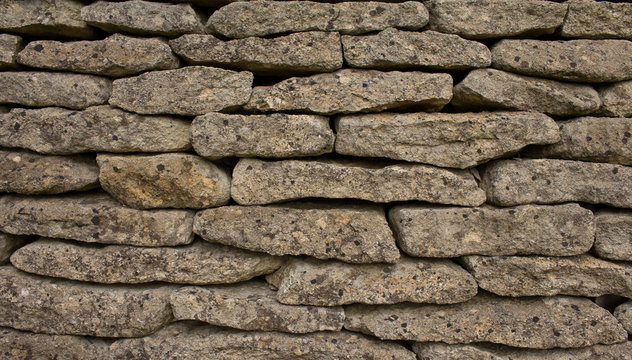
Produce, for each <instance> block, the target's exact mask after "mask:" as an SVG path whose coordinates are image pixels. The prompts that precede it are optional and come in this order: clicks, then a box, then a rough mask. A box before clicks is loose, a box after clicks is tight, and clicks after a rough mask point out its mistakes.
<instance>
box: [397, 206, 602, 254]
mask: <svg viewBox="0 0 632 360" xmlns="http://www.w3.org/2000/svg"><path fill="white" fill-rule="evenodd" d="M389 217H390V220H391V226H392V227H393V231H394V232H395V233H396V234H397V243H398V245H399V247H400V248H401V249H402V250H403V251H404V252H406V253H407V254H409V255H412V256H419V257H444V258H452V257H459V256H462V255H470V254H477V255H516V254H519V255H529V254H536V255H548V256H570V255H579V254H583V253H585V252H587V251H589V250H590V249H591V247H592V245H593V239H594V236H595V225H594V222H593V214H592V212H591V211H590V210H588V209H584V208H582V207H581V206H579V205H578V204H563V205H523V206H516V207H511V208H496V207H492V206H489V205H488V206H483V207H475V208H464V207H436V206H419V205H400V206H396V207H394V208H393V209H391V211H390V213H389Z"/></svg>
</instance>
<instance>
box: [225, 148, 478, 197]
mask: <svg viewBox="0 0 632 360" xmlns="http://www.w3.org/2000/svg"><path fill="white" fill-rule="evenodd" d="M231 196H232V198H233V199H234V200H235V201H236V202H237V203H239V204H241V205H259V204H267V203H273V202H280V201H287V200H296V199H301V198H306V197H322V198H329V199H349V198H355V199H361V200H369V201H373V202H392V201H406V200H420V201H427V202H432V203H446V204H454V205H464V206H477V205H480V204H482V203H483V202H485V194H484V192H483V191H482V190H481V189H480V188H479V187H478V185H477V184H476V181H475V180H474V177H473V176H472V174H471V173H469V172H468V171H465V170H448V169H442V168H437V167H434V166H428V165H419V164H397V165H388V166H382V165H380V164H379V163H377V162H371V163H369V162H360V161H355V162H351V161H341V160H337V161H335V160H332V161H327V160H284V161H276V162H271V161H262V160H257V159H242V160H240V161H239V163H237V166H236V167H235V169H234V170H233V182H232V184H231Z"/></svg>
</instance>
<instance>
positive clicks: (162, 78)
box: [110, 66, 253, 115]
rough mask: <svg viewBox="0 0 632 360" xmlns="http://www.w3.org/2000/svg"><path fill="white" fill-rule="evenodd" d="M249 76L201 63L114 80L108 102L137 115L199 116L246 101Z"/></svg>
mask: <svg viewBox="0 0 632 360" xmlns="http://www.w3.org/2000/svg"><path fill="white" fill-rule="evenodd" d="M252 80H253V75H252V73H250V72H247V71H242V72H235V71H231V70H224V69H216V68H212V67H204V66H189V67H184V68H180V69H176V70H162V71H153V72H148V73H144V74H141V75H139V76H137V77H132V78H125V79H118V80H114V83H113V89H112V97H110V104H112V105H115V106H118V107H120V108H123V109H125V110H129V111H133V112H136V113H139V114H163V113H167V114H178V115H202V114H206V113H208V112H211V111H222V110H230V109H233V108H237V107H239V106H240V105H243V104H245V103H246V102H248V99H249V98H250V93H251V92H252Z"/></svg>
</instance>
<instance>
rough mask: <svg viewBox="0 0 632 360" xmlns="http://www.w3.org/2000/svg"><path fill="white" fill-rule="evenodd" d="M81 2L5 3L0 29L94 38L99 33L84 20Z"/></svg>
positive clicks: (0, 10)
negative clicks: (81, 15)
mask: <svg viewBox="0 0 632 360" xmlns="http://www.w3.org/2000/svg"><path fill="white" fill-rule="evenodd" d="M82 7H83V4H82V3H81V2H80V1H77V0H28V1H24V0H2V2H0V30H2V31H8V32H16V33H19V34H25V35H31V36H44V37H51V36H61V37H70V38H93V37H95V36H96V32H95V31H94V29H93V28H91V27H90V26H88V24H86V23H85V22H84V21H82V20H81V17H80V15H79V13H80V11H81V8H82Z"/></svg>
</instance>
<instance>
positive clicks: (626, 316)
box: [614, 301, 632, 333]
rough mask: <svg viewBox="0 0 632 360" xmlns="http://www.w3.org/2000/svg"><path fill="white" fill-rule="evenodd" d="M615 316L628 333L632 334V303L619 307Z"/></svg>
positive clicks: (615, 311)
mask: <svg viewBox="0 0 632 360" xmlns="http://www.w3.org/2000/svg"><path fill="white" fill-rule="evenodd" d="M614 316H615V317H616V318H617V320H619V322H620V323H621V325H623V327H624V328H625V330H626V331H627V332H628V333H632V301H628V302H626V303H623V304H621V305H619V306H617V308H616V309H615V310H614Z"/></svg>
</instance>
